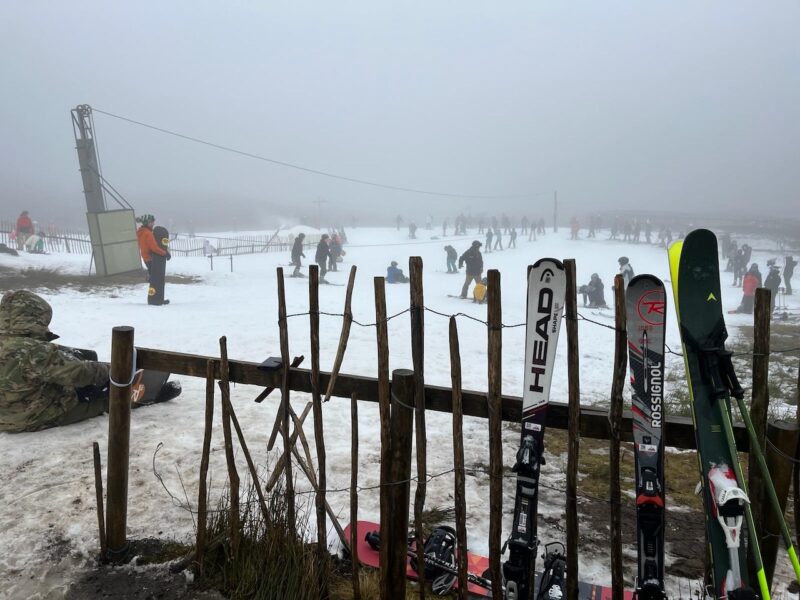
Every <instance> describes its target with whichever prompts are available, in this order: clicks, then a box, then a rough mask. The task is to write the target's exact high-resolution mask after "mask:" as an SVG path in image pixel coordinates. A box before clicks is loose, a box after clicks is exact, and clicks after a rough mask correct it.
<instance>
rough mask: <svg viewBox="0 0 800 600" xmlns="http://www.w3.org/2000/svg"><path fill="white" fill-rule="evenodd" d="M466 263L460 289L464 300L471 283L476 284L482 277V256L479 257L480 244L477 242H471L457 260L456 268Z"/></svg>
mask: <svg viewBox="0 0 800 600" xmlns="http://www.w3.org/2000/svg"><path fill="white" fill-rule="evenodd" d="M465 263H466V266H467V276H466V278H465V279H464V285H463V286H462V288H461V297H462V298H466V297H467V292H468V291H469V284H470V283H472V282H473V281H474V282H475V283H476V284H477V283H478V282H479V281H480V280H481V275H483V256H482V255H481V243H480V242H479V241H478V240H475V241H473V242H472V246H470V247H469V249H468V250H467V251H466V252H464V254H462V255H461V257H460V258H459V259H458V267H459V268H461V267H463V266H464V264H465Z"/></svg>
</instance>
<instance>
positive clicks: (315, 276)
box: [308, 265, 328, 598]
mask: <svg viewBox="0 0 800 600" xmlns="http://www.w3.org/2000/svg"><path fill="white" fill-rule="evenodd" d="M308 315H309V332H310V336H311V400H312V402H313V407H314V443H315V445H316V448H317V463H318V465H319V475H318V476H317V481H318V482H319V490H317V494H316V497H315V506H316V511H317V560H318V561H319V566H320V570H319V581H318V586H319V595H320V598H327V597H328V578H327V576H326V574H325V572H324V571H323V569H322V565H323V564H325V563H326V561H327V560H328V557H327V556H326V555H327V554H328V526H327V524H326V522H325V521H326V519H325V488H326V487H327V485H328V479H327V474H326V469H327V466H326V454H325V436H324V431H323V426H322V394H321V392H320V389H319V266H318V265H309V267H308ZM310 467H311V465H309V468H310Z"/></svg>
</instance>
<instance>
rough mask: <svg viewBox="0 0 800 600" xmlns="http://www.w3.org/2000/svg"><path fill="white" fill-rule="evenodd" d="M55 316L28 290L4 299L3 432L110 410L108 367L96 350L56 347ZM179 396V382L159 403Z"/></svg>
mask: <svg viewBox="0 0 800 600" xmlns="http://www.w3.org/2000/svg"><path fill="white" fill-rule="evenodd" d="M52 317H53V309H52V308H50V305H49V304H48V303H47V301H45V300H44V299H43V298H41V297H40V296H37V295H36V294H34V293H33V292H29V291H27V290H16V291H11V292H6V294H4V295H3V298H2V300H0V431H7V432H11V433H19V432H22V431H38V430H40V429H47V428H49V427H57V426H60V425H70V424H72V423H77V422H79V421H84V420H86V419H90V418H92V417H96V416H98V415H101V414H103V413H104V412H108V385H109V373H108V365H107V364H106V363H102V362H97V355H96V354H95V353H94V352H91V351H86V350H75V349H71V348H67V347H64V346H58V345H56V344H53V343H52V342H53V340H54V339H57V338H58V336H57V335H56V334H54V333H53V332H52V331H50V329H49V325H50V320H51V319H52ZM87 359H89V360H87ZM170 384H171V385H170ZM178 393H180V384H178V383H176V382H170V383H168V384H166V385H165V386H164V388H162V394H161V395H160V396H159V397H158V399H157V400H156V401H158V402H160V401H164V400H169V399H171V398H174V397H175V396H177V394H178Z"/></svg>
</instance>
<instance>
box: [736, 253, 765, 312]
mask: <svg viewBox="0 0 800 600" xmlns="http://www.w3.org/2000/svg"><path fill="white" fill-rule="evenodd" d="M760 280H761V273H759V271H758V265H757V264H756V263H753V264H752V265H750V270H749V271H747V273H746V274H745V276H744V278H743V279H742V301H741V303H740V304H739V307H738V308H737V309H736V310H734V311H733V312H737V313H745V314H748V315H752V314H753V304H754V303H755V297H756V288H758V287H760Z"/></svg>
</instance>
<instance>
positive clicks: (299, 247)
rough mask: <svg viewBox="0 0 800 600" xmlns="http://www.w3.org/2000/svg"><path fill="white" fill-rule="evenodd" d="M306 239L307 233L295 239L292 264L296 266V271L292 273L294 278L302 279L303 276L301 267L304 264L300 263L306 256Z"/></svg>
mask: <svg viewBox="0 0 800 600" xmlns="http://www.w3.org/2000/svg"><path fill="white" fill-rule="evenodd" d="M305 239H306V234H305V233H299V234H297V237H296V238H294V244H292V264H293V265H294V271H293V272H292V277H302V276H303V274H302V273H300V267H302V266H303V264H302V263H301V262H300V259H301V258H305V257H306V255H305V254H304V253H303V241H304V240H305Z"/></svg>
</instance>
